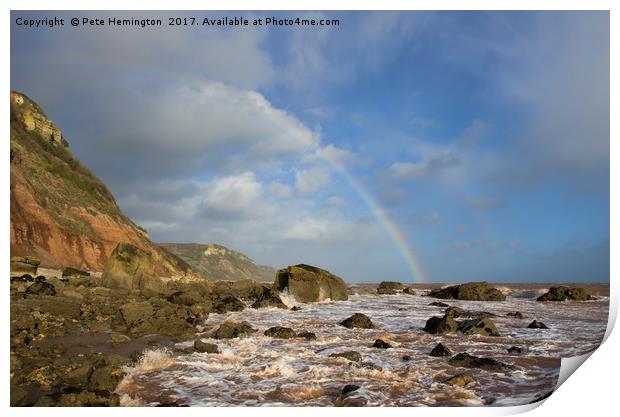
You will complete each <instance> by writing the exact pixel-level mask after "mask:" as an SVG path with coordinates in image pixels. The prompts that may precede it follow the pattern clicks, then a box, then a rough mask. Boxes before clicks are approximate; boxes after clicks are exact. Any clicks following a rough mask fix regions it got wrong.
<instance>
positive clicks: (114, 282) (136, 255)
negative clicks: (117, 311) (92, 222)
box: [102, 243, 170, 298]
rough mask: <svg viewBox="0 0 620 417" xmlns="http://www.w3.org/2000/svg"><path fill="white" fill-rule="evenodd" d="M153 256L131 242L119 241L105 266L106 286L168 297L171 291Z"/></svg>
mask: <svg viewBox="0 0 620 417" xmlns="http://www.w3.org/2000/svg"><path fill="white" fill-rule="evenodd" d="M155 269H156V266H155V260H154V259H153V257H152V256H151V255H150V254H149V253H147V252H145V251H143V250H142V249H140V248H137V247H136V246H134V245H131V244H129V243H119V244H118V245H117V246H116V248H115V249H114V250H113V251H112V254H111V255H110V258H109V259H108V261H107V262H106V264H105V266H104V268H103V275H102V282H103V286H104V287H108V288H123V289H127V290H139V291H140V293H142V295H144V296H145V297H147V298H149V297H157V296H163V297H168V296H169V295H170V291H169V290H168V289H167V286H166V284H165V283H164V282H163V281H162V280H161V278H159V277H158V276H157V274H156V273H155Z"/></svg>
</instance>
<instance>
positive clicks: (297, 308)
mask: <svg viewBox="0 0 620 417" xmlns="http://www.w3.org/2000/svg"><path fill="white" fill-rule="evenodd" d="M301 310H302V308H301V307H299V306H293V307H291V311H301Z"/></svg>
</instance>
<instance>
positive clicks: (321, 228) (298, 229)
mask: <svg viewBox="0 0 620 417" xmlns="http://www.w3.org/2000/svg"><path fill="white" fill-rule="evenodd" d="M140 14H141V15H143V16H147V15H148V16H153V17H159V16H158V14H157V13H147V12H145V13H140ZM184 14H187V15H192V16H197V17H202V16H204V15H205V14H204V13H203V12H196V13H188V12H183V13H175V15H184ZM235 14H239V13H225V12H213V13H210V14H209V16H212V17H216V16H217V17H219V16H224V15H229V16H231V15H235ZM54 15H57V16H62V17H65V18H71V17H73V16H74V15H77V14H76V13H43V14H42V13H36V12H12V20H13V22H14V21H15V18H16V17H19V16H23V17H28V18H31V17H46V16H54ZM88 15H89V16H95V15H99V16H104V17H107V16H113V15H114V14H113V13H112V12H101V13H89V14H88ZM129 15H131V13H125V14H124V16H129ZM245 15H246V16H248V17H250V18H251V17H255V16H257V15H263V16H264V15H288V16H294V17H296V16H301V17H315V18H321V17H327V18H334V17H335V18H339V19H340V26H337V27H315V28H297V27H278V28H264V27H262V28H219V29H218V28H202V27H201V28H196V27H195V28H174V29H172V28H169V27H164V28H152V29H142V30H140V29H136V28H124V29H119V28H109V27H104V28H99V29H97V30H95V29H89V28H83V27H78V28H72V27H64V28H55V29H49V30H44V29H38V30H26V29H25V28H23V27H18V26H16V25H15V24H14V23H13V26H12V30H11V88H12V89H16V90H19V91H21V92H24V93H25V94H27V95H29V96H30V97H32V98H33V99H34V100H36V101H37V102H39V104H41V105H42V106H43V108H44V109H45V110H46V112H47V113H48V115H49V116H50V117H52V118H53V120H54V121H56V123H57V124H58V125H59V127H60V128H61V129H62V130H63V132H64V135H65V137H67V138H68V140H69V142H70V144H71V145H70V146H71V149H72V150H73V152H74V153H75V154H76V155H77V156H78V157H79V158H80V159H81V160H82V161H83V162H84V163H85V164H86V165H87V166H88V167H90V168H91V169H92V170H93V172H95V173H96V174H97V175H98V176H100V177H101V178H102V179H103V180H104V181H105V182H106V183H107V184H108V186H109V187H110V188H111V190H112V192H113V193H114V195H115V196H116V197H117V200H118V202H119V205H120V206H121V208H122V209H123V210H124V211H125V212H126V213H127V214H128V215H129V216H130V217H131V218H132V219H134V220H135V221H136V222H137V223H138V224H140V225H142V226H144V227H146V228H147V229H148V230H149V233H150V236H151V238H152V239H153V240H155V241H160V242H164V241H165V242H217V243H221V244H224V245H226V246H229V247H231V248H234V249H237V250H240V251H242V252H244V253H246V254H247V255H249V256H250V257H252V258H253V259H255V260H256V261H257V262H258V263H262V264H268V265H272V266H275V267H282V266H286V265H288V264H294V263H301V262H303V263H310V264H315V265H318V266H322V267H324V268H327V269H329V270H331V271H333V272H335V273H337V274H339V275H341V276H342V277H343V278H345V279H346V280H348V281H378V280H384V279H393V280H400V281H403V282H415V281H419V280H420V279H426V280H428V281H437V282H457V281H466V280H489V281H498V282H499V281H504V282H515V281H556V282H558V281H607V280H608V279H609V15H608V13H605V12H344V13H335V12H300V13H296V12H295V13H289V14H286V13H271V12H256V13H245ZM117 16H118V17H120V16H121V15H117ZM160 16H161V17H164V16H165V15H160ZM343 172H344V174H343ZM367 197H370V199H372V200H373V202H374V203H370V204H369V202H368V200H367ZM374 204H376V205H377V206H378V207H380V209H379V210H380V212H381V213H383V214H385V215H386V216H387V217H388V218H389V219H391V220H390V222H391V223H392V225H393V226H394V227H395V228H396V229H398V233H399V234H400V235H402V238H403V239H404V241H405V245H404V246H406V247H409V249H407V250H410V251H411V253H410V254H409V255H411V256H413V257H414V258H415V259H416V262H417V264H418V266H419V267H420V269H421V270H422V271H423V273H422V274H420V273H419V272H416V271H412V270H411V268H409V267H408V264H407V262H405V258H406V256H403V253H402V247H403V245H400V246H401V247H399V244H398V242H395V239H394V236H393V234H391V233H390V232H389V231H388V230H386V227H385V225H384V224H383V223H382V221H381V219H380V218H378V217H377V211H376V210H374V211H373V205H374Z"/></svg>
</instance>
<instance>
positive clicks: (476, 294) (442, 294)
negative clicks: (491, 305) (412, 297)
mask: <svg viewBox="0 0 620 417" xmlns="http://www.w3.org/2000/svg"><path fill="white" fill-rule="evenodd" d="M428 295H429V296H430V297H435V298H442V299H452V300H472V301H504V300H505V299H506V296H505V295H504V294H502V292H501V291H500V290H498V289H497V288H495V287H493V286H492V285H490V284H489V283H488V282H468V283H466V284H461V285H454V286H451V287H446V288H441V289H438V290H433V291H431V292H430V293H429V294H428Z"/></svg>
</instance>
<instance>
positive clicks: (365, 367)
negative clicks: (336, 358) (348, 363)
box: [358, 362, 383, 372]
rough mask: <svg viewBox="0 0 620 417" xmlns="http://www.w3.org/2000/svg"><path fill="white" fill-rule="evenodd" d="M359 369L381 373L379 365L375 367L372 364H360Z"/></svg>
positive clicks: (381, 369)
mask: <svg viewBox="0 0 620 417" xmlns="http://www.w3.org/2000/svg"><path fill="white" fill-rule="evenodd" d="M358 366H359V367H360V368H364V369H370V370H371V371H379V372H381V371H383V368H382V367H380V366H379V365H376V364H374V363H372V362H362V363H360V364H359V365H358Z"/></svg>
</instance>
